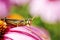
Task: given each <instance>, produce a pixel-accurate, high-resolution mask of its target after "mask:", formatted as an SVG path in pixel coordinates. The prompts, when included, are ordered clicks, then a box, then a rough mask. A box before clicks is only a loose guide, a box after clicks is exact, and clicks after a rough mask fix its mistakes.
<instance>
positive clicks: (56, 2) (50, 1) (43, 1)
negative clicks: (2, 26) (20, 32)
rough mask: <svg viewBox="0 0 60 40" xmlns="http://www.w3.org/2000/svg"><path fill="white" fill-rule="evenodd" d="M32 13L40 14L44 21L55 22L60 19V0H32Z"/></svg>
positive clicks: (30, 5)
mask: <svg viewBox="0 0 60 40" xmlns="http://www.w3.org/2000/svg"><path fill="white" fill-rule="evenodd" d="M29 7H30V13H31V15H34V16H40V17H41V18H42V20H43V21H45V22H49V23H55V22H57V21H58V20H59V19H60V0H32V1H31V2H30V4H29Z"/></svg>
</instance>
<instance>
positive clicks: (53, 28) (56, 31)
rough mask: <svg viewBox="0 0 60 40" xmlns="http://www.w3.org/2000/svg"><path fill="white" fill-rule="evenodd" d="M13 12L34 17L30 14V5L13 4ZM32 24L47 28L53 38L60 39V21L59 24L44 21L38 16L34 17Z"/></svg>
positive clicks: (54, 39)
mask: <svg viewBox="0 0 60 40" xmlns="http://www.w3.org/2000/svg"><path fill="white" fill-rule="evenodd" d="M11 13H18V14H20V15H22V16H23V17H24V18H25V19H27V18H32V16H31V15H30V14H29V10H28V5H24V6H13V7H12V9H11ZM32 24H33V25H36V26H40V27H44V28H45V29H47V30H48V31H49V33H50V35H51V38H52V40H60V23H57V24H49V23H44V22H43V21H42V20H41V19H40V17H36V18H34V19H33V21H32Z"/></svg>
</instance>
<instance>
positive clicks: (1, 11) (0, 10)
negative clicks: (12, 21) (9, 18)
mask: <svg viewBox="0 0 60 40" xmlns="http://www.w3.org/2000/svg"><path fill="white" fill-rule="evenodd" d="M6 15H7V6H6V4H5V3H4V2H1V1H0V18H4V17H5V16H6Z"/></svg>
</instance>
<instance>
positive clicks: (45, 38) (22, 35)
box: [4, 26, 51, 40]
mask: <svg viewBox="0 0 60 40" xmlns="http://www.w3.org/2000/svg"><path fill="white" fill-rule="evenodd" d="M4 40H51V39H50V35H49V33H48V32H47V31H46V30H45V29H43V28H37V27H33V26H30V27H27V26H20V27H15V28H10V29H9V31H8V32H6V33H5V34H4Z"/></svg>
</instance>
